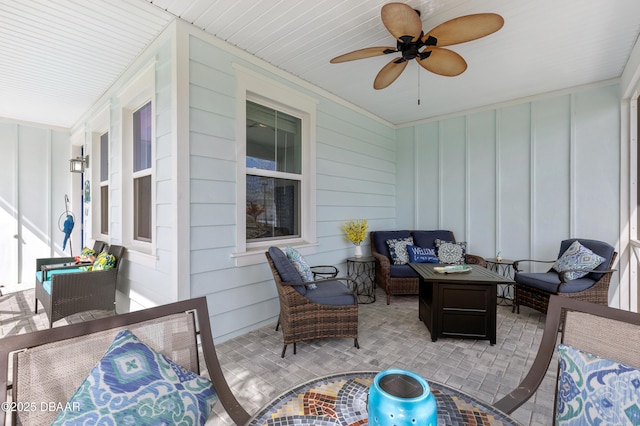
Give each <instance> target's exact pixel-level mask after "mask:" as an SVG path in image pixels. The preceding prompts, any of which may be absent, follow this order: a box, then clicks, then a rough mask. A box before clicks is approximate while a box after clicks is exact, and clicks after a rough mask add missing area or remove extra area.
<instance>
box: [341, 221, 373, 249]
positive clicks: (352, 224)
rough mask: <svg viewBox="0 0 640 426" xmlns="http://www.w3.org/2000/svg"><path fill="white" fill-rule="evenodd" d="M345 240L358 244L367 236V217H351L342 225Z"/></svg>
mask: <svg viewBox="0 0 640 426" xmlns="http://www.w3.org/2000/svg"><path fill="white" fill-rule="evenodd" d="M342 230H343V231H344V233H345V234H346V237H347V240H349V241H351V242H352V243H353V244H355V245H357V246H359V245H360V244H361V243H362V242H363V241H364V239H365V238H366V236H367V219H352V220H350V221H349V222H347V223H345V224H344V225H342Z"/></svg>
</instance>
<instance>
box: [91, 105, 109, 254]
mask: <svg viewBox="0 0 640 426" xmlns="http://www.w3.org/2000/svg"><path fill="white" fill-rule="evenodd" d="M110 122H111V115H110V105H107V106H106V107H104V108H103V109H102V110H101V111H100V112H98V113H97V114H96V116H95V118H94V119H93V120H91V121H90V122H89V126H88V127H89V128H88V130H89V135H90V138H91V150H90V152H89V153H88V154H89V155H90V156H89V162H90V164H91V165H92V166H93V167H89V169H90V171H91V173H90V174H89V176H90V178H91V182H93V183H92V184H91V201H92V203H91V230H90V232H89V235H91V238H93V239H94V240H101V241H106V242H108V241H109V235H107V234H103V233H102V226H101V219H102V218H101V211H102V209H101V207H102V205H101V204H102V201H101V195H100V189H101V187H102V182H101V181H100V155H101V154H100V136H102V135H103V134H105V133H109V149H108V151H109V153H111V139H112V138H111V136H112V135H111V131H110V128H109V123H110ZM109 155H111V154H109ZM108 164H109V177H110V176H111V159H110V158H109V160H108ZM109 182H110V179H108V180H107V182H106V184H107V185H109ZM109 190H111V186H109ZM109 198H111V194H109ZM109 221H111V215H109ZM109 229H111V223H109Z"/></svg>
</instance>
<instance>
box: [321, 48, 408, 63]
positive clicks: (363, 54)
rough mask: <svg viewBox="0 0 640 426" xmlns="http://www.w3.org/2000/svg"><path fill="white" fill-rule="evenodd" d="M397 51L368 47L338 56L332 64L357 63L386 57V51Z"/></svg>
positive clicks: (394, 49)
mask: <svg viewBox="0 0 640 426" xmlns="http://www.w3.org/2000/svg"><path fill="white" fill-rule="evenodd" d="M389 50H391V51H392V52H395V51H396V48H395V47H367V48H366V49H360V50H355V51H353V52H349V53H345V54H344V55H340V56H336V57H335V58H333V59H332V60H331V61H329V62H331V63H332V64H339V63H340V62H347V61H355V60H357V59H365V58H372V57H374V56H380V55H384V54H385V51H389Z"/></svg>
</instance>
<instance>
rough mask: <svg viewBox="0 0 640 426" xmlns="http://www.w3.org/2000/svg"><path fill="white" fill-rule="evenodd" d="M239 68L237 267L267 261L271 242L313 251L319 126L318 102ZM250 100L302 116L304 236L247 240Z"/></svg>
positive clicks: (237, 88) (302, 208)
mask: <svg viewBox="0 0 640 426" xmlns="http://www.w3.org/2000/svg"><path fill="white" fill-rule="evenodd" d="M233 67H234V69H235V71H236V79H237V86H236V135H237V141H236V143H237V145H236V153H237V167H236V169H237V175H236V182H237V185H236V188H237V189H236V191H237V192H236V200H237V208H236V241H237V243H236V251H235V252H234V253H233V254H232V257H234V258H235V260H236V265H237V266H244V265H253V264H257V263H263V262H264V252H265V250H266V249H267V248H268V247H269V246H272V245H283V244H289V245H292V246H295V247H296V248H298V249H299V250H301V252H302V253H303V254H310V253H312V252H313V248H314V247H315V246H316V245H317V242H316V128H317V117H316V115H317V112H316V109H317V103H318V101H317V100H316V99H314V98H313V97H311V96H308V95H305V94H304V93H302V92H299V91H297V90H295V89H292V88H291V87H289V86H286V85H284V84H281V83H278V82H276V81H274V80H271V79H269V78H267V77H265V76H264V75H262V74H260V73H257V72H255V71H252V70H250V69H248V68H245V67H243V66H241V65H238V64H235V63H234V64H233ZM247 99H249V100H251V101H253V102H257V103H260V104H263V105H266V106H269V107H271V108H275V109H278V110H281V111H283V112H286V113H288V114H291V115H294V116H296V117H300V118H302V173H301V174H302V183H301V188H300V189H301V192H302V194H301V206H300V220H301V224H300V232H301V238H295V239H286V240H271V241H265V242H256V243H250V244H247V240H246V224H247V223H246V214H245V212H246V209H245V202H246V195H247V194H246V173H247V168H246V155H247V146H246V141H247V131H246V122H247V102H246V101H247Z"/></svg>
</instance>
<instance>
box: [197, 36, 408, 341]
mask: <svg viewBox="0 0 640 426" xmlns="http://www.w3.org/2000/svg"><path fill="white" fill-rule="evenodd" d="M189 49H190V61H189V104H190V107H189V117H190V133H189V137H190V166H191V177H190V188H189V189H190V191H191V194H190V196H191V211H190V220H191V229H190V237H191V296H192V297H198V296H203V295H206V296H208V300H209V309H210V313H211V317H212V318H211V323H212V327H213V335H214V336H215V339H216V341H223V340H227V339H229V338H232V337H234V336H237V335H240V334H243V333H245V332H247V331H249V330H252V329H255V328H257V327H260V326H262V325H266V324H269V323H275V320H276V318H277V315H278V313H279V301H278V298H277V292H276V289H275V285H274V283H273V277H272V275H271V272H270V270H269V267H268V266H267V264H266V259H265V262H264V263H260V264H257V265H250V266H243V267H236V266H235V261H234V259H233V258H232V257H231V255H232V253H234V252H235V250H236V237H235V236H236V223H235V218H236V208H237V207H236V202H237V200H236V192H237V187H236V168H237V167H238V166H239V165H241V163H240V162H242V161H244V159H243V158H237V157H236V144H237V143H239V142H238V141H237V140H236V128H237V127H236V126H237V125H238V123H236V119H235V110H236V74H235V71H234V68H233V64H234V63H238V64H241V65H242V66H246V67H249V68H251V69H253V70H254V71H256V72H259V73H261V74H263V75H265V76H266V77H268V78H272V79H273V80H274V81H277V82H278V83H280V84H285V85H287V86H289V87H292V88H294V89H295V90H298V91H300V92H301V93H304V94H305V95H308V96H312V97H314V98H315V99H317V101H318V104H317V129H316V141H317V145H316V150H317V160H316V161H317V162H316V203H317V204H316V209H317V212H316V213H317V242H318V246H317V247H316V252H315V254H312V255H308V256H306V257H307V260H308V261H309V263H311V264H337V265H338V266H339V267H340V268H341V270H342V271H343V273H344V272H346V271H345V270H344V259H345V258H346V257H348V256H352V255H353V247H352V246H351V245H350V244H349V243H348V242H347V241H346V240H345V239H344V236H343V233H342V231H341V228H340V226H341V225H342V224H343V223H344V222H345V221H346V220H348V219H352V218H366V219H368V220H369V223H370V225H371V227H372V228H374V229H375V228H378V229H380V228H393V227H395V215H396V211H395V173H396V153H395V149H396V147H395V130H394V129H392V128H391V127H389V126H386V125H384V124H383V123H381V122H378V121H376V120H374V119H372V118H369V117H366V116H365V115H363V114H360V113H358V112H356V111H354V110H352V109H350V108H347V107H345V106H343V105H340V104H338V103H336V102H333V101H332V100H330V99H326V98H323V97H321V96H319V95H317V94H314V93H311V92H310V91H309V90H308V89H306V88H304V87H301V86H298V85H296V84H294V83H292V82H290V81H287V80H285V79H283V78H281V77H280V76H278V75H275V74H271V73H270V72H268V71H266V70H263V69H261V68H260V67H257V66H255V64H253V63H249V62H246V61H244V60H243V58H241V57H239V56H236V55H234V54H233V53H232V52H230V51H228V50H227V49H221V48H220V47H218V46H217V45H215V43H210V42H208V41H207V37H206V36H204V37H198V36H196V35H191V37H190V42H189ZM365 244H366V243H365Z"/></svg>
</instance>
